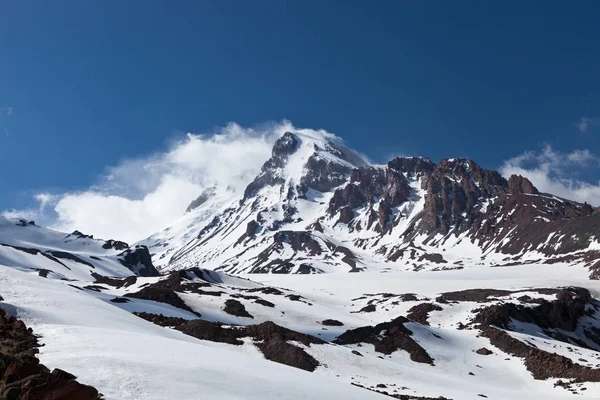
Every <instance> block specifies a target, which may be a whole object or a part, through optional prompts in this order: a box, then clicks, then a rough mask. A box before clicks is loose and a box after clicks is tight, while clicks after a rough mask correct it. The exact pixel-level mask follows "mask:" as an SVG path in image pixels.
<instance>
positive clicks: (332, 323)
mask: <svg viewBox="0 0 600 400" xmlns="http://www.w3.org/2000/svg"><path fill="white" fill-rule="evenodd" d="M321 324H323V325H325V326H344V324H343V323H342V322H340V321H338V320H337V319H324V320H323V321H321Z"/></svg>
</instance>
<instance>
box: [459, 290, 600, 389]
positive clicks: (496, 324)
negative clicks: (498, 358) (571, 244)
mask: <svg viewBox="0 0 600 400" xmlns="http://www.w3.org/2000/svg"><path fill="white" fill-rule="evenodd" d="M599 310H600V303H599V302H598V301H597V300H594V299H593V298H592V297H591V295H590V293H589V291H588V290H587V289H583V288H574V287H571V288H565V289H563V290H560V291H558V292H557V294H556V300H553V301H546V300H543V301H542V302H541V304H539V305H537V306H534V307H528V306H524V305H519V304H513V303H501V304H494V305H491V306H487V307H483V308H481V309H479V310H476V316H475V319H474V320H473V322H472V324H471V325H472V326H475V327H477V328H478V329H479V330H480V331H481V333H482V335H483V336H485V337H486V338H488V339H489V340H490V342H491V344H492V345H493V346H495V347H497V348H499V349H500V350H502V351H503V352H505V353H508V354H511V355H513V356H516V357H521V358H523V359H524V361H525V366H526V367H527V369H528V370H529V371H530V372H531V373H532V375H533V377H534V378H535V379H548V378H562V379H570V380H572V381H574V382H600V369H596V368H590V367H587V366H582V365H579V364H577V363H575V362H573V361H572V360H571V359H570V358H567V357H564V356H560V355H557V354H553V353H549V352H546V351H543V350H540V349H538V348H537V347H535V346H534V345H530V344H527V343H525V342H523V341H520V340H518V339H516V338H514V337H512V336H511V335H510V334H509V333H507V331H509V332H510V331H512V329H513V321H520V322H525V323H529V324H532V325H537V326H538V327H540V329H541V330H542V331H543V332H544V334H545V335H547V336H549V337H552V338H553V339H555V340H559V341H563V342H566V343H575V344H576V345H577V346H580V347H584V348H590V349H592V350H597V349H599V348H600V336H598V333H599V332H600V330H599V329H598V328H597V327H596V325H597V322H596V319H595V317H594V314H595V313H596V312H597V311H599ZM585 318H590V319H591V322H590V323H588V324H585V323H584V321H583V320H584V319H585ZM581 333H583V335H584V337H582V336H581ZM590 343H594V346H590Z"/></svg>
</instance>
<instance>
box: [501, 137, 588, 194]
mask: <svg viewBox="0 0 600 400" xmlns="http://www.w3.org/2000/svg"><path fill="white" fill-rule="evenodd" d="M599 167H600V158H599V157H598V156H597V155H595V154H593V153H591V152H590V151H589V150H574V151H572V152H560V151H555V150H553V149H552V147H551V146H549V145H546V146H544V148H543V149H542V150H541V151H538V152H534V151H527V152H525V153H523V154H520V155H518V156H516V157H513V158H511V159H509V160H507V161H505V162H504V164H503V165H502V167H501V168H500V172H501V173H502V175H504V176H505V177H506V178H508V177H509V176H510V175H513V174H516V175H522V176H525V177H527V178H529V180H530V181H531V182H532V183H533V184H534V185H535V186H536V187H537V188H538V189H539V190H540V191H541V192H544V193H552V194H554V195H556V196H559V197H563V198H566V199H570V200H575V201H578V202H581V203H583V202H587V203H589V204H591V205H593V206H600V181H599V182H597V183H596V184H592V183H589V182H586V181H583V180H580V179H577V177H576V176H577V175H576V172H577V171H578V170H582V169H585V170H588V171H590V170H592V169H596V170H597V169H598V168H599Z"/></svg>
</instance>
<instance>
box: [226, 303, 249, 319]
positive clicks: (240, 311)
mask: <svg viewBox="0 0 600 400" xmlns="http://www.w3.org/2000/svg"><path fill="white" fill-rule="evenodd" d="M223 311H225V312H226V313H227V314H231V315H235V316H236V317H244V318H254V317H253V316H252V315H250V313H249V312H248V311H246V307H245V306H244V305H243V304H242V303H240V302H239V301H238V300H234V299H227V300H225V308H224V309H223Z"/></svg>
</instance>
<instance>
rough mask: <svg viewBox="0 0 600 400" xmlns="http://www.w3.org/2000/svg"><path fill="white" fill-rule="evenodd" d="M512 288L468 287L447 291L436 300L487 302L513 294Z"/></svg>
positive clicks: (441, 301)
mask: <svg viewBox="0 0 600 400" xmlns="http://www.w3.org/2000/svg"><path fill="white" fill-rule="evenodd" d="M512 293H514V292H512V291H510V290H498V289H467V290H460V291H456V292H447V293H443V294H441V295H440V296H438V297H437V298H436V299H435V300H436V301H437V302H438V303H448V302H451V301H473V302H477V303H485V302H488V301H492V300H495V297H505V296H509V295H511V294H512Z"/></svg>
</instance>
